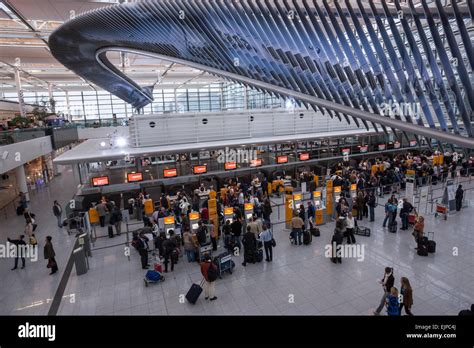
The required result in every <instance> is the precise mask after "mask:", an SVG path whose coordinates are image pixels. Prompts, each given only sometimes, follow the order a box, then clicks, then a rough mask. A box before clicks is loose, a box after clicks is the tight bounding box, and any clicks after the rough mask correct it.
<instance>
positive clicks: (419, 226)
mask: <svg viewBox="0 0 474 348" xmlns="http://www.w3.org/2000/svg"><path fill="white" fill-rule="evenodd" d="M424 229H425V218H424V217H423V216H418V218H417V219H416V223H415V227H413V233H412V235H413V237H414V238H415V242H416V248H415V249H418V245H419V243H420V242H421V241H422V240H423V232H424Z"/></svg>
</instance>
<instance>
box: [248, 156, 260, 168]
mask: <svg viewBox="0 0 474 348" xmlns="http://www.w3.org/2000/svg"><path fill="white" fill-rule="evenodd" d="M261 165H262V159H261V158H256V159H254V160H251V161H250V166H251V167H260V166H261Z"/></svg>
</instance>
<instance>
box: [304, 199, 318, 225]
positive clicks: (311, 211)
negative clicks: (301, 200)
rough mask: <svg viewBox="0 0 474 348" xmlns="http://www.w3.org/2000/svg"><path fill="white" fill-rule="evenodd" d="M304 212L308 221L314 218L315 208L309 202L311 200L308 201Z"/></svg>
mask: <svg viewBox="0 0 474 348" xmlns="http://www.w3.org/2000/svg"><path fill="white" fill-rule="evenodd" d="M306 214H307V216H308V222H310V221H314V219H315V218H316V208H315V206H314V205H313V203H311V201H309V202H308V208H307V209H306Z"/></svg>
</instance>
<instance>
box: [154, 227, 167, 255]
mask: <svg viewBox="0 0 474 348" xmlns="http://www.w3.org/2000/svg"><path fill="white" fill-rule="evenodd" d="M165 240H166V233H165V232H161V233H160V234H159V236H158V237H156V238H155V249H158V253H159V254H160V258H164V257H165V251H164V248H163V242H164V241H165Z"/></svg>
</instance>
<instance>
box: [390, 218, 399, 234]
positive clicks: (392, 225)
mask: <svg viewBox="0 0 474 348" xmlns="http://www.w3.org/2000/svg"><path fill="white" fill-rule="evenodd" d="M388 232H390V233H397V221H396V220H394V221H393V222H392V223H390V224H388Z"/></svg>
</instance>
